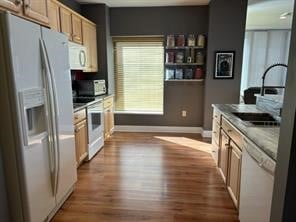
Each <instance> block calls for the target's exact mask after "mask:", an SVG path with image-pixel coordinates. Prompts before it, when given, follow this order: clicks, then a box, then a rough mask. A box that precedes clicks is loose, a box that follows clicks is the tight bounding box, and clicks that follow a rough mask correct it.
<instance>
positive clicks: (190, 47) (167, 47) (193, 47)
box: [165, 46, 204, 50]
mask: <svg viewBox="0 0 296 222" xmlns="http://www.w3.org/2000/svg"><path fill="white" fill-rule="evenodd" d="M165 49H167V50H169V49H172V50H173V49H176V50H178V49H204V47H200V46H174V47H172V46H166V47H165Z"/></svg>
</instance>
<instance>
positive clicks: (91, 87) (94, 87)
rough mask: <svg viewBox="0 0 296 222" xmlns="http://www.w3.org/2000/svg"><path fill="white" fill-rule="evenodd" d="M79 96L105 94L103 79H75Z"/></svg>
mask: <svg viewBox="0 0 296 222" xmlns="http://www.w3.org/2000/svg"><path fill="white" fill-rule="evenodd" d="M77 90H78V95H79V96H99V95H103V94H106V92H107V90H106V82H105V80H77Z"/></svg>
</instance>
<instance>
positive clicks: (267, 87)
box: [261, 63, 288, 96]
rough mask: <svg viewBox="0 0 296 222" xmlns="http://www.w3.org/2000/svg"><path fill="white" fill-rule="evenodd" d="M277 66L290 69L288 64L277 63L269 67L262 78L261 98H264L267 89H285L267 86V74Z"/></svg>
mask: <svg viewBox="0 0 296 222" xmlns="http://www.w3.org/2000/svg"><path fill="white" fill-rule="evenodd" d="M277 66H282V67H286V68H288V66H287V65H286V64H283V63H276V64H273V65H271V66H269V67H268V68H267V69H266V71H265V72H264V74H263V76H262V87H261V96H264V94H265V89H284V88H285V86H265V78H266V74H267V73H268V72H269V71H270V70H271V69H272V68H274V67H277Z"/></svg>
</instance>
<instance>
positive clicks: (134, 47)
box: [113, 37, 164, 113]
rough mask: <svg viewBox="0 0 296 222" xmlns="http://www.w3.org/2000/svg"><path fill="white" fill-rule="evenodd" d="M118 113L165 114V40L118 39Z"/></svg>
mask: <svg viewBox="0 0 296 222" xmlns="http://www.w3.org/2000/svg"><path fill="white" fill-rule="evenodd" d="M113 40H114V57H115V60H114V62H115V97H116V103H115V110H116V111H117V112H130V113H146V112H147V113H163V88H164V87H163V85H164V79H163V78H164V65H163V63H164V48H163V38H148V37H145V38H144V37H143V38H139V37H128V38H114V39H113Z"/></svg>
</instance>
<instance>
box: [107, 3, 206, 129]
mask: <svg viewBox="0 0 296 222" xmlns="http://www.w3.org/2000/svg"><path fill="white" fill-rule="evenodd" d="M110 25H111V26H110V32H111V35H112V36H135V35H165V34H175V33H176V34H178V33H184V34H191V33H192V34H206V35H207V33H208V6H192V7H152V8H149V7H148V8H110ZM203 98H204V84H202V83H193V82H192V83H181V82H179V83H173V82H166V83H165V85H164V115H134V114H116V115H115V124H116V125H144V126H191V127H199V126H202V124H203ZM182 110H186V111H187V117H185V118H184V117H182V116H181V111H182Z"/></svg>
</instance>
